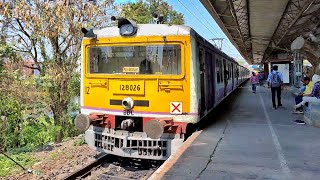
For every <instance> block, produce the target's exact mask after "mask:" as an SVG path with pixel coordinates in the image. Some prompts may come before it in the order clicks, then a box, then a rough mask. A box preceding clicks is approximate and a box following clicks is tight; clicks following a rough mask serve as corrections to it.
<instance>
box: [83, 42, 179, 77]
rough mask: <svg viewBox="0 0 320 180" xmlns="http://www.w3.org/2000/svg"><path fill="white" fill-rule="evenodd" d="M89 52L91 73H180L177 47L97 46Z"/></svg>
mask: <svg viewBox="0 0 320 180" xmlns="http://www.w3.org/2000/svg"><path fill="white" fill-rule="evenodd" d="M88 52H89V53H88V57H89V60H88V61H89V62H88V65H89V67H88V69H89V71H88V72H89V73H90V74H130V75H135V74H136V75H138V74H148V75H179V74H181V46H180V45H171V44H170V45H144V46H96V47H90V48H89V50H88Z"/></svg>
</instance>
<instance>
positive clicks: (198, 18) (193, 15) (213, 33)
mask: <svg viewBox="0 0 320 180" xmlns="http://www.w3.org/2000/svg"><path fill="white" fill-rule="evenodd" d="M178 1H179V3H180V4H181V5H182V6H183V7H184V8H185V9H186V10H187V11H188V12H189V13H190V14H191V15H192V16H193V17H195V18H196V19H197V20H198V21H199V22H200V23H201V24H202V25H203V26H204V27H205V28H206V29H207V30H208V31H210V32H211V34H212V35H213V36H214V37H216V38H218V37H217V36H216V35H215V33H213V32H212V31H211V30H210V28H208V26H206V25H205V24H204V23H203V22H202V21H201V20H200V19H199V18H198V17H197V16H196V15H195V14H194V13H192V12H191V11H190V10H189V8H188V7H187V6H186V5H185V4H183V3H182V2H181V0H178ZM193 5H194V4H193ZM198 11H199V10H198ZM204 19H205V18H204ZM208 24H210V23H208ZM211 27H212V26H211ZM212 29H214V28H212ZM226 47H227V48H228V49H229V50H230V51H231V49H230V48H229V47H228V46H226Z"/></svg>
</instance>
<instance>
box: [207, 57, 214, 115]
mask: <svg viewBox="0 0 320 180" xmlns="http://www.w3.org/2000/svg"><path fill="white" fill-rule="evenodd" d="M214 68H215V67H214V62H213V58H212V54H211V53H210V52H206V55H205V70H206V71H205V74H206V81H205V82H206V92H207V93H206V103H207V104H206V107H207V109H208V110H209V109H211V108H212V107H213V106H214V96H215V95H214V94H215V93H214V92H215V91H214V80H215V79H214V73H213V70H214Z"/></svg>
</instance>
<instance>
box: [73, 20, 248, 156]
mask: <svg viewBox="0 0 320 180" xmlns="http://www.w3.org/2000/svg"><path fill="white" fill-rule="evenodd" d="M82 32H83V33H84V37H83V40H82V50H81V59H82V60H81V93H80V94H81V97H80V107H81V113H80V114H78V115H77V117H76V118H75V126H76V128H77V129H79V130H81V131H85V141H86V143H87V144H88V145H89V146H90V147H91V148H93V149H95V150H96V151H100V152H104V153H108V154H113V155H116V156H120V157H126V158H139V159H150V160H166V159H167V158H169V157H170V155H171V154H173V153H174V152H175V151H176V150H177V149H178V148H179V147H180V146H181V145H182V144H183V142H184V140H185V136H186V133H187V131H188V127H192V125H194V124H196V123H198V122H199V121H200V120H201V119H202V118H203V117H205V116H206V115H207V114H208V113H210V112H211V111H212V110H213V109H214V108H215V107H216V106H217V105H218V104H219V103H220V102H221V101H223V100H224V99H225V98H226V97H227V96H228V95H229V94H230V93H232V92H233V91H234V90H235V89H236V88H237V87H238V86H240V85H241V84H242V83H243V82H245V81H246V80H247V79H248V78H249V75H250V72H249V70H248V69H247V68H245V67H243V66H241V65H239V64H238V63H237V62H236V61H235V60H234V59H232V58H231V57H229V56H228V55H226V54H225V53H224V52H222V51H221V50H219V49H218V48H217V47H215V46H213V45H212V44H211V43H210V42H209V41H207V40H206V39H205V38H203V37H202V36H200V35H199V34H198V33H197V32H196V31H195V30H193V29H192V28H190V27H188V26H184V25H167V24H136V23H135V22H134V21H131V20H128V19H124V18H121V19H118V25H117V26H111V27H105V28H102V29H97V30H93V29H90V30H87V29H85V28H82Z"/></svg>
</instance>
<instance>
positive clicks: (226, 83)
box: [223, 59, 229, 96]
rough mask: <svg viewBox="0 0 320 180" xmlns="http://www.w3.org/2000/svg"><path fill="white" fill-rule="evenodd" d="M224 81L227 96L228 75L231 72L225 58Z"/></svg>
mask: <svg viewBox="0 0 320 180" xmlns="http://www.w3.org/2000/svg"><path fill="white" fill-rule="evenodd" d="M223 72H224V73H223V82H224V96H227V91H228V75H229V72H228V70H227V62H226V60H225V59H224V60H223Z"/></svg>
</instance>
